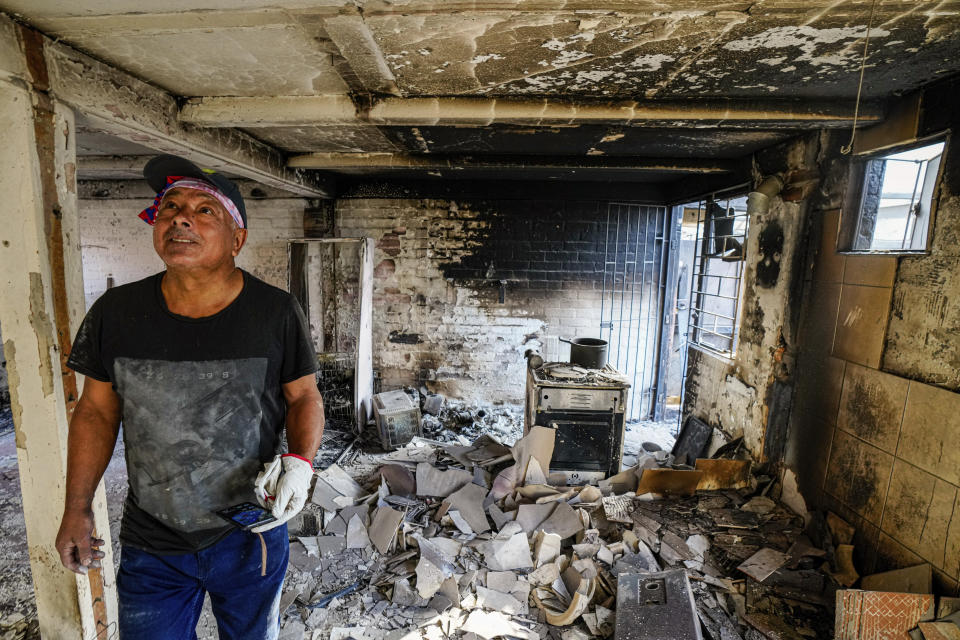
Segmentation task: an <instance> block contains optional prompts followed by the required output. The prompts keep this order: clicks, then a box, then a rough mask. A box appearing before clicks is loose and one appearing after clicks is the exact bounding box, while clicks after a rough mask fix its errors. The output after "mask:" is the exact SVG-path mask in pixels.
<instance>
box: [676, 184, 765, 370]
mask: <svg viewBox="0 0 960 640" xmlns="http://www.w3.org/2000/svg"><path fill="white" fill-rule="evenodd" d="M684 209H685V210H691V211H693V212H695V215H696V220H697V235H696V244H695V245H694V246H695V249H694V252H695V253H694V259H693V273H692V276H693V277H692V282H691V297H690V319H689V327H690V329H689V331H690V341H691V342H693V343H694V344H697V345H699V346H700V347H704V348H706V349H709V350H710V351H714V352H716V353H719V354H722V355H725V356H728V357H732V356H733V355H734V354H735V353H736V349H737V337H738V333H739V326H740V302H741V300H742V295H743V287H742V286H741V285H742V279H743V268H744V259H745V257H746V255H745V254H746V246H747V228H748V226H749V222H750V220H749V216H748V215H747V199H746V197H745V196H743V195H742V194H741V195H733V196H729V197H723V198H716V199H714V198H709V199H706V200H701V201H700V202H695V203H690V204H688V205H685V206H684Z"/></svg>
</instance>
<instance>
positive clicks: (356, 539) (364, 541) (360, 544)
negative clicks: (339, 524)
mask: <svg viewBox="0 0 960 640" xmlns="http://www.w3.org/2000/svg"><path fill="white" fill-rule="evenodd" d="M369 546H370V538H369V536H368V535H367V528H366V527H365V526H364V524H363V520H362V519H361V518H360V515H359V514H356V513H355V514H354V515H353V517H352V518H350V522H348V523H347V549H363V548H365V547H369Z"/></svg>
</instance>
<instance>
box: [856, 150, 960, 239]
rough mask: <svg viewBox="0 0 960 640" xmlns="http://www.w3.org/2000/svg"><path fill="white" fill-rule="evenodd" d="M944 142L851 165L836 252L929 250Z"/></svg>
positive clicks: (888, 153)
mask: <svg viewBox="0 0 960 640" xmlns="http://www.w3.org/2000/svg"><path fill="white" fill-rule="evenodd" d="M945 147H946V140H945V139H943V138H940V139H936V140H933V141H931V140H927V141H924V142H922V143H919V144H914V145H911V146H909V147H905V148H904V147H901V148H900V149H896V150H894V151H892V152H891V151H888V152H886V153H884V154H883V155H876V154H874V155H872V156H867V157H864V158H862V159H859V160H855V161H854V162H853V163H852V165H851V167H850V180H849V183H848V186H847V195H846V198H845V200H844V206H843V214H842V216H841V223H840V239H839V245H838V247H837V249H838V250H839V251H844V252H854V253H875V252H887V253H916V252H923V251H926V249H927V239H928V235H929V230H930V222H931V219H932V210H933V208H934V193H935V189H936V186H937V182H938V178H939V175H940V165H941V160H942V158H943V152H944V148H945Z"/></svg>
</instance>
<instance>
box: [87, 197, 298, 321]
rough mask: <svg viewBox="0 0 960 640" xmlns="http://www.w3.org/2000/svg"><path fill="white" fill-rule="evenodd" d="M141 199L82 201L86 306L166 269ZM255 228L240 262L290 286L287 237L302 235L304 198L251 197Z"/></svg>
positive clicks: (280, 284)
mask: <svg viewBox="0 0 960 640" xmlns="http://www.w3.org/2000/svg"><path fill="white" fill-rule="evenodd" d="M148 204H149V202H145V201H142V200H140V199H105V200H97V199H83V200H80V223H81V225H82V229H81V248H82V252H83V283H84V289H85V291H84V293H85V297H86V302H87V307H88V308H89V307H90V305H91V304H93V302H94V301H95V300H96V299H97V298H99V297H100V296H101V295H102V294H103V292H104V291H106V289H107V279H108V278H110V277H112V278H113V283H114V286H117V285H121V284H124V283H127V282H134V281H136V280H139V279H141V278H145V277H147V276H149V275H151V274H153V273H157V272H158V271H161V270H163V263H162V262H161V261H160V258H158V257H157V254H156V253H155V252H154V250H153V243H152V236H151V228H150V226H149V225H147V224H146V223H144V222H143V221H142V220H140V218H138V217H137V214H138V213H139V212H140V211H141V210H142V209H143V208H144V207H145V206H147V205H148ZM246 205H247V216H248V218H249V224H250V232H249V234H248V236H247V244H246V246H245V247H244V248H243V250H242V251H241V252H240V255H239V257H238V258H237V264H238V266H240V267H242V268H244V269H246V270H247V271H249V272H250V273H252V274H253V275H255V276H257V277H258V278H261V279H263V280H265V281H266V282H269V283H270V284H272V285H275V286H277V287H281V288H283V289H286V288H287V240H288V239H289V238H298V237H302V236H303V209H304V207H305V206H306V201H305V200H303V199H302V198H271V199H266V200H247V201H246Z"/></svg>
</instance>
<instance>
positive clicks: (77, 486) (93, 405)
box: [56, 377, 120, 573]
mask: <svg viewBox="0 0 960 640" xmlns="http://www.w3.org/2000/svg"><path fill="white" fill-rule="evenodd" d="M119 430H120V397H119V396H118V395H117V394H116V392H115V391H114V390H113V387H112V386H111V384H110V383H109V382H101V381H99V380H95V379H93V378H89V377H88V378H86V380H85V382H84V385H83V393H82V394H81V395H80V400H79V401H78V402H77V406H76V408H75V409H74V411H73V417H72V418H71V419H70V432H69V435H68V438H67V497H66V502H65V504H64V508H63V519H62V520H61V522H60V531H59V533H57V542H56V545H57V551H58V552H59V553H60V561H61V562H63V565H64V566H65V567H66V568H68V569H70V570H71V571H73V572H75V573H86V572H87V569H89V568H96V567H99V564H100V563H99V559H100V558H102V557H103V555H104V554H103V552H102V551H98V550H97V549H94V548H93V547H97V546H100V545H102V544H103V541H102V540H98V539H96V538H94V537H93V529H94V522H93V507H92V505H93V494H94V492H95V491H96V490H97V485H98V484H99V483H100V478H101V477H103V472H104V471H105V470H106V468H107V465H108V464H109V463H110V457H111V456H112V455H113V447H114V445H115V444H116V442H117V432H118V431H119ZM100 524H101V526H104V527H105V526H107V523H105V522H102V523H100Z"/></svg>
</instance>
